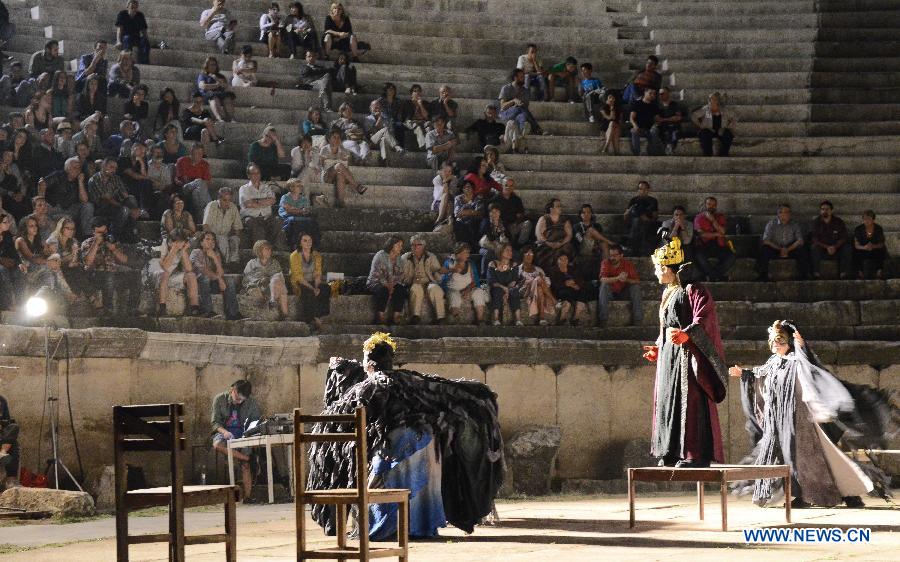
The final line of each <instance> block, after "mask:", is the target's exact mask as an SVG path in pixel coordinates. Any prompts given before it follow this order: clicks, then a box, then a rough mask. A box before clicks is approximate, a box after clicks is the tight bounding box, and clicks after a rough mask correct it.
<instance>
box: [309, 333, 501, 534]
mask: <svg viewBox="0 0 900 562" xmlns="http://www.w3.org/2000/svg"><path fill="white" fill-rule="evenodd" d="M395 349H396V343H395V342H394V341H393V339H391V338H390V336H389V335H388V334H383V333H376V334H374V335H373V336H372V337H371V338H369V339H368V340H366V342H365V344H364V346H363V351H364V355H363V362H362V364H360V363H359V362H357V361H354V360H350V359H342V358H337V357H334V358H332V359H331V363H330V365H329V369H328V374H327V378H326V382H325V399H324V402H325V404H324V406H325V407H324V410H323V414H339V413H352V412H353V411H354V410H355V409H356V408H358V407H364V408H366V420H367V430H368V450H369V485H370V486H371V487H385V488H409V489H410V490H411V491H412V493H411V495H410V536H413V537H416V536H419V537H430V536H436V533H437V527H443V526H444V522H445V521H446V522H449V523H450V524H452V525H454V526H455V527H458V528H459V529H461V530H463V531H465V532H467V533H471V532H472V531H473V530H474V526H475V524H476V523H478V521H479V520H481V519H482V518H483V517H485V516H487V515H488V514H490V513H491V510H492V507H493V500H494V498H495V496H496V494H497V490H499V488H500V486H501V484H502V483H503V473H504V471H505V464H504V459H503V440H502V438H501V436H500V424H499V420H498V412H497V399H496V398H497V397H496V395H495V394H494V393H493V392H492V391H491V389H490V388H488V387H487V386H486V385H484V384H482V383H480V382H477V381H467V380H462V379H460V380H448V379H444V378H441V377H438V376H436V375H427V374H423V373H418V372H416V371H409V370H405V369H394V368H393V359H394V351H395ZM348 430H349V427H344V426H343V424H338V423H327V424H317V425H316V426H315V427H314V428H313V431H315V432H341V431H348ZM352 447H353V445H352V444H351V443H315V444H313V445H312V446H311V447H310V450H309V459H310V473H309V479H308V488H309V489H310V490H320V489H329V488H345V487H355V486H356V485H357V483H356V482H355V481H354V480H355V477H354V475H355V466H354V463H355V456H354V455H353V449H352ZM312 516H313V519H315V520H316V521H317V522H318V523H319V524H320V525H321V526H322V527H323V528H324V529H325V532H326V533H327V534H329V535H331V534H334V533H335V520H334V518H335V513H334V508H333V507H332V506H315V507H314V508H313V511H312ZM395 517H396V508H395V507H394V508H392V506H389V505H375V506H373V507H372V508H371V509H370V521H371V524H370V527H369V536H370V538H371V539H372V540H387V539H389V538H390V537H391V536H392V535H393V533H394V531H395V529H396V523H395V521H396V519H395Z"/></svg>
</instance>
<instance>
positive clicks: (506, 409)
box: [0, 326, 900, 481]
mask: <svg viewBox="0 0 900 562" xmlns="http://www.w3.org/2000/svg"><path fill="white" fill-rule="evenodd" d="M64 334H65V335H66V336H67V337H68V340H69V341H68V348H69V357H70V360H69V361H68V371H69V381H68V383H69V384H68V388H70V390H71V402H72V409H73V414H74V420H75V427H76V430H77V433H78V440H79V445H80V449H81V454H82V458H83V461H84V464H85V468H86V470H87V472H88V473H94V472H95V471H96V470H97V469H98V467H100V466H102V465H104V464H111V462H112V435H111V431H110V429H111V428H110V425H111V414H112V406H114V405H116V404H140V403H167V402H175V401H178V402H184V403H185V405H186V407H187V412H188V428H189V432H190V439H191V444H192V448H191V451H190V456H189V458H188V465H189V466H192V470H193V473H194V474H198V473H199V470H200V466H201V465H204V464H205V465H207V467H208V469H207V470H208V472H209V473H210V474H212V475H213V476H214V477H215V475H216V474H217V473H216V471H215V469H214V468H213V467H215V466H216V459H215V456H214V455H210V454H209V452H208V447H207V443H208V437H209V407H210V403H211V400H212V397H213V396H214V395H215V394H217V393H219V392H222V391H223V390H224V389H226V388H227V387H228V385H229V384H230V383H231V382H233V381H234V380H236V379H238V378H242V377H245V378H248V379H249V380H251V381H252V382H253V385H254V396H256V397H257V398H258V399H259V400H260V402H261V404H262V406H263V409H264V411H265V412H269V413H275V412H288V411H290V410H291V409H292V408H293V407H295V406H297V405H298V404H300V405H301V407H303V408H305V409H307V410H311V411H312V410H317V409H318V408H319V406H320V403H321V395H322V390H323V382H324V374H325V369H326V365H327V361H328V357H329V356H331V355H343V356H347V357H355V356H358V354H359V350H360V347H361V343H362V337H359V336H323V337H321V338H314V337H304V338H273V339H267V338H241V337H228V336H207V335H192V334H162V333H151V332H143V331H140V330H127V329H91V330H70V331H67V332H64ZM61 336H62V333H61V332H57V331H54V332H53V333H52V335H51V346H50V347H51V349H54V348H55V347H56V346H57V343H59V342H60V339H61ZM640 343H641V342H637V341H628V342H626V341H622V342H609V341H604V342H601V341H571V340H569V341H566V340H546V339H543V340H529V339H518V340H516V339H491V338H483V339H479V340H466V339H462V338H460V339H455V338H444V339H441V340H401V342H400V351H399V354H398V362H399V364H400V365H402V366H404V367H408V368H411V369H416V370H421V371H425V372H433V373H437V374H439V375H441V376H445V377H449V378H459V377H463V378H469V379H476V380H479V381H483V382H486V383H487V384H488V385H489V386H490V387H491V388H492V389H493V390H494V391H495V392H496V393H497V394H498V397H499V404H500V416H501V422H502V425H503V430H504V433H505V435H506V436H507V438H508V437H510V436H511V435H513V434H514V433H516V431H518V430H519V429H520V428H522V427H524V426H527V425H558V426H560V428H561V430H562V443H561V447H560V451H559V457H558V467H557V475H558V476H559V477H561V478H617V477H620V475H621V472H620V471H621V461H620V457H621V452H622V450H623V448H624V446H625V444H626V443H627V442H628V441H629V440H632V439H638V438H644V439H646V438H648V437H649V433H650V408H651V404H652V392H653V386H652V385H653V368H652V367H650V366H648V365H647V364H646V363H642V361H643V360H642V359H640ZM816 343H817V346H816V348H817V351H818V352H819V354H820V356H821V357H822V358H823V360H824V361H825V362H827V363H829V364H831V365H833V368H834V371H835V373H836V374H837V375H838V376H840V377H841V378H844V379H845V380H848V381H852V382H864V383H867V384H870V385H873V386H879V387H882V388H888V389H898V388H900V343H896V342H836V343H823V342H816ZM43 345H44V332H43V331H42V330H40V329H34V328H21V327H13V326H0V349H2V352H0V366H2V368H0V394H3V395H5V396H6V397H7V399H8V400H9V402H10V407H11V409H12V414H13V416H14V417H15V418H16V419H17V420H18V421H19V423H20V424H21V425H22V435H21V443H22V448H23V461H24V466H26V467H28V468H30V469H32V470H33V469H35V468H36V467H37V463H38V454H39V453H38V446H37V445H38V441H39V440H38V431H39V425H40V422H41V412H42V409H43V406H44V380H45V377H44V359H43ZM65 348H66V343H65V341H63V342H62V343H61V344H60V345H59V351H58V352H57V354H56V359H55V360H54V361H53V362H52V364H51V370H52V372H54V373H59V375H60V378H59V383H58V389H59V390H58V391H57V394H58V395H59V396H60V399H61V402H60V404H61V406H62V407H61V416H60V417H61V434H62V438H61V444H62V451H63V453H62V458H63V460H64V461H65V462H66V463H67V464H68V465H69V467H71V468H75V467H76V465H77V463H76V459H75V454H74V449H73V447H72V437H71V429H70V427H71V425H70V423H69V420H68V413H67V410H66V409H65V406H66V404H67V401H68V396H67V393H66V388H67V384H66V367H67V362H66V361H65V360H64V358H65ZM726 348H727V353H728V360H729V364H732V363H735V362H737V363H742V364H744V363H748V364H749V363H759V362H761V361H763V360H764V359H765V358H766V351H765V349H764V343H763V342H749V341H730V342H727V343H726ZM563 361H565V362H566V364H565V365H562V364H560V363H562V362H563ZM738 386H739V385H738V383H737V381H736V380H732V385H731V388H730V394H729V397H728V399H727V400H726V402H725V403H723V404H721V405H720V407H719V412H720V417H721V420H722V429H723V434H724V441H725V445H726V455H727V458H728V460H729V461H737V460H739V459H740V458H741V457H742V456H743V454H744V453H745V452H746V447H747V444H748V443H747V438H746V435H745V433H744V429H743V423H744V420H743V414H742V413H741V410H740V400H739V395H738ZM54 388H57V387H56V381H54ZM45 427H46V425H45ZM42 446H43V449H42V453H43V454H42V455H41V457H42V458H43V459H46V458H47V457H48V455H49V446H48V445H47V444H46V443H44V444H43V445H42ZM154 458H155V461H154V460H152V459H154ZM138 462H142V463H143V465H144V468H145V470H146V471H147V472H148V475H149V477H150V478H151V481H152V480H154V479H158V478H160V476H161V474H162V473H163V471H164V470H165V459H164V458H162V457H160V456H156V457H147V458H146V459H145V460H141V461H138ZM221 467H222V465H221V463H219V472H218V474H219V475H220V476H221V477H224V471H223V470H222V468H221Z"/></svg>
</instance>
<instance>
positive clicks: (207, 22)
mask: <svg viewBox="0 0 900 562" xmlns="http://www.w3.org/2000/svg"><path fill="white" fill-rule="evenodd" d="M200 26H201V27H203V28H204V29H205V30H206V31H205V32H204V34H203V36H204V38H205V39H206V40H207V41H211V42H213V43H215V44H216V47H218V49H219V51H220V52H221V53H222V54H224V55H228V54H231V52H232V51H233V50H234V30H235V28H237V20H234V19H231V16H230V15H229V14H228V9H227V8H225V0H213V7H212V8H209V9H206V10H203V12H202V13H201V14H200Z"/></svg>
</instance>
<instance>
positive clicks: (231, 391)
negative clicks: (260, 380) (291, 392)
mask: <svg viewBox="0 0 900 562" xmlns="http://www.w3.org/2000/svg"><path fill="white" fill-rule="evenodd" d="M252 392H253V385H252V384H250V381H248V380H244V379H240V380H237V381H234V383H232V385H231V386H230V387H229V388H228V390H226V391H225V392H223V393H222V394H219V395H218V396H216V398H215V400H213V404H212V414H211V419H210V424H211V425H212V443H213V448H214V449H215V450H216V451H218V452H220V453H222V454H223V455H226V456H227V455H228V441H229V440H230V439H240V438H241V437H242V436H243V435H244V428H245V427H246V425H247V422H248V421H255V420H259V419H261V418H262V410H260V408H259V404H258V403H257V402H256V400H255V399H254V398H252V397H251V396H250V394H251V393H252ZM232 454H233V455H234V459H235V460H236V461H238V463H239V464H240V466H241V486H242V488H243V492H244V498H249V497H250V493H251V491H252V489H253V477H252V475H251V474H250V450H249V449H248V448H244V449H234V450H233V451H232Z"/></svg>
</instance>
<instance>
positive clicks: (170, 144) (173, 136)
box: [156, 125, 190, 165]
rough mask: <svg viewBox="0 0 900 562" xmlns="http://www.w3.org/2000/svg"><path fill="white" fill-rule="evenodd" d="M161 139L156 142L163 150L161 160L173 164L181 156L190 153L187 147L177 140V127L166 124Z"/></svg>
mask: <svg viewBox="0 0 900 562" xmlns="http://www.w3.org/2000/svg"><path fill="white" fill-rule="evenodd" d="M162 137H163V140H161V141H159V142H158V143H156V146H158V147H160V148H161V149H162V151H163V162H165V163H166V164H172V165H174V164H175V163H176V162H178V159H179V158H181V157H182V156H187V155H188V154H190V152H189V151H188V149H187V147H186V146H185V145H184V143H182V142H181V141H179V140H178V127H176V126H175V125H166V126H165V128H164V129H163V133H162Z"/></svg>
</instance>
